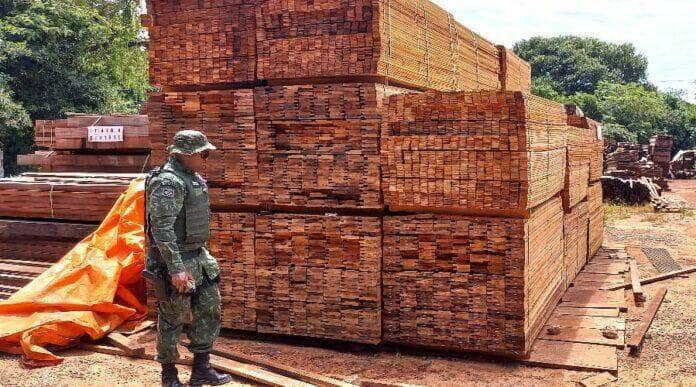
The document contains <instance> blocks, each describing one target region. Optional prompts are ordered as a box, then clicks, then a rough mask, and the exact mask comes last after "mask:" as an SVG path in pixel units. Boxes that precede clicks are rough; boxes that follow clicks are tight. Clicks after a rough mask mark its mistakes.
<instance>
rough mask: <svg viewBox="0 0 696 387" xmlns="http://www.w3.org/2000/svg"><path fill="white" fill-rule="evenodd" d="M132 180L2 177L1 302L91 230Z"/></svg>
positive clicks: (28, 175)
mask: <svg viewBox="0 0 696 387" xmlns="http://www.w3.org/2000/svg"><path fill="white" fill-rule="evenodd" d="M136 176H137V175H106V174H93V175H86V174H68V173H55V174H40V173H25V174H23V175H21V176H19V177H15V178H7V179H0V197H2V200H0V298H7V297H9V296H10V295H12V293H14V292H15V291H17V290H19V289H20V288H21V287H23V286H24V285H26V284H27V283H29V282H30V281H31V280H32V279H33V278H35V277H37V276H38V275H40V274H41V273H43V272H44V271H45V270H46V269H47V268H49V267H50V266H51V264H53V263H54V262H56V261H58V260H59V259H60V258H62V257H63V255H65V254H66V253H67V252H68V251H70V250H71V249H72V247H73V246H74V245H75V244H76V243H77V242H79V241H81V240H82V239H84V238H85V237H86V236H87V235H89V234H90V233H91V232H92V231H94V230H95V229H96V227H97V223H98V222H100V221H101V220H102V219H103V218H104V217H105V216H106V214H107V213H108V212H109V210H110V209H111V207H112V206H113V204H114V203H115V202H116V199H117V198H118V197H119V196H120V195H121V193H123V191H125V189H126V187H127V186H128V184H129V183H130V181H131V179H133V178H134V177H136Z"/></svg>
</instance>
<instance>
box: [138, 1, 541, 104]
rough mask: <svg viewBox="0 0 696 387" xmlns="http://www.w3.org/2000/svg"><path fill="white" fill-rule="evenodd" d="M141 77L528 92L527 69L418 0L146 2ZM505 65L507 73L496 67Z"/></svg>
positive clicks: (163, 81)
mask: <svg viewBox="0 0 696 387" xmlns="http://www.w3.org/2000/svg"><path fill="white" fill-rule="evenodd" d="M147 9H148V15H144V16H143V17H142V22H143V25H144V26H145V27H147V28H148V31H149V36H150V45H149V50H148V51H149V57H150V58H149V59H150V83H151V84H152V85H154V86H158V87H164V88H165V89H167V88H177V87H178V88H181V87H186V88H188V89H191V90H195V89H197V88H200V87H216V88H224V87H228V88H229V87H232V86H234V87H250V86H249V85H254V84H259V83H261V82H265V83H268V84H298V83H316V82H323V83H326V82H330V81H331V80H332V79H346V78H352V79H353V80H354V81H357V80H360V79H362V80H363V81H369V82H378V83H388V84H392V85H400V86H403V87H410V88H417V89H426V88H428V89H436V90H443V91H460V90H500V89H501V87H502V90H523V91H527V92H528V91H529V88H530V86H531V71H530V69H529V65H528V64H526V63H525V62H524V61H522V60H521V59H519V58H518V57H517V56H516V55H515V54H514V53H513V52H512V51H509V50H507V49H505V48H504V47H497V46H495V45H494V44H493V43H491V42H489V41H487V40H486V39H484V38H483V37H481V36H480V35H478V34H476V33H475V32H473V31H471V30H469V29H468V28H466V27H464V26H463V25H461V24H460V23H458V22H457V21H456V20H454V17H453V16H452V14H450V13H448V12H446V11H445V10H443V9H442V8H440V7H438V6H437V5H435V4H434V3H432V2H430V1H427V0H418V1H410V0H357V1H352V0H351V1H348V0H330V1H329V0H327V1H321V2H314V1H308V0H303V1H292V2H288V1H285V0H267V1H262V0H250V1H243V0H223V1H207V2H185V1H165V0H149V1H148V2H147ZM505 70H508V71H509V74H506V73H504V71H505Z"/></svg>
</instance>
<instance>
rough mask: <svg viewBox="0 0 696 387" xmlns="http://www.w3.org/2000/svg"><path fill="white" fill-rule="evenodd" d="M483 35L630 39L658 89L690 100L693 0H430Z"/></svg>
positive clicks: (694, 82) (695, 57)
mask: <svg viewBox="0 0 696 387" xmlns="http://www.w3.org/2000/svg"><path fill="white" fill-rule="evenodd" d="M434 2H435V3H437V4H438V5H440V6H441V7H443V8H444V9H446V10H447V11H449V12H451V13H452V14H453V15H454V17H455V19H457V20H458V21H459V22H460V23H462V24H464V25H465V26H467V27H468V28H470V29H472V30H474V31H476V32H478V33H479V34H481V35H482V36H484V37H485V38H486V39H488V40H490V41H492V42H494V43H496V44H504V45H506V46H508V47H512V45H513V44H514V43H515V42H517V41H519V40H522V39H527V38H530V37H532V36H557V35H579V36H592V37H596V38H599V39H602V40H605V41H609V42H614V43H633V44H634V45H635V46H636V49H637V51H638V52H639V53H641V54H643V55H645V56H646V57H647V58H648V62H649V65H648V76H649V79H650V81H651V82H652V83H654V84H655V85H657V86H658V87H659V88H660V89H662V90H667V89H670V88H671V89H681V90H685V91H686V94H685V95H684V98H685V99H686V100H688V101H690V102H696V0H661V1H657V0H652V1H647V0H583V1H573V2H571V1H563V0H533V1H517V0H488V1H473V0H434Z"/></svg>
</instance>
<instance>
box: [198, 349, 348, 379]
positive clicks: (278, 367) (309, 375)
mask: <svg viewBox="0 0 696 387" xmlns="http://www.w3.org/2000/svg"><path fill="white" fill-rule="evenodd" d="M184 345H186V344H184ZM211 353H212V354H214V355H217V356H221V357H224V358H226V359H230V360H235V361H238V362H242V363H248V364H254V365H257V366H260V367H263V368H265V369H267V370H269V371H272V372H275V373H278V374H281V375H285V376H288V377H292V378H294V379H298V380H302V381H304V382H307V383H311V384H314V385H317V386H326V387H351V386H353V385H352V384H350V383H346V382H344V381H341V380H338V379H334V378H330V377H328V376H324V375H320V374H317V373H314V372H309V371H303V370H300V369H297V368H294V367H290V366H287V365H283V364H279V363H276V362H272V361H268V360H264V359H260V358H257V357H254V356H249V355H245V354H242V353H235V352H232V351H229V350H222V349H216V348H214V349H213V351H212V352H211Z"/></svg>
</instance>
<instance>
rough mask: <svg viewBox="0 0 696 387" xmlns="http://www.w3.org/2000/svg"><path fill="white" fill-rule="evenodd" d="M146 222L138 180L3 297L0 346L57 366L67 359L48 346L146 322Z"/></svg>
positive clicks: (35, 361)
mask: <svg viewBox="0 0 696 387" xmlns="http://www.w3.org/2000/svg"><path fill="white" fill-rule="evenodd" d="M143 220H144V179H142V178H139V179H136V180H134V181H133V182H132V183H131V185H130V186H129V187H128V190H127V191H126V192H125V193H123V194H122V195H121V196H120V197H119V199H118V200H117V201H116V203H115V204H114V206H113V208H112V209H111V211H110V212H109V214H108V215H107V216H106V218H105V219H104V221H103V222H102V224H101V225H100V226H99V228H98V229H97V230H96V231H95V232H94V233H93V234H91V235H90V236H88V237H87V238H85V239H84V240H82V241H81V242H80V243H79V244H77V245H76V246H75V247H74V248H73V249H72V250H71V251H70V252H69V253H68V254H66V255H65V256H64V257H63V258H62V259H61V260H60V261H59V262H57V263H56V264H55V265H53V266H52V267H51V268H50V269H48V270H47V271H45V272H44V273H43V274H41V275H40V276H39V277H37V278H36V279H34V280H33V281H32V282H31V283H29V284H28V285H26V286H25V287H24V288H22V289H21V290H19V291H18V292H17V293H15V294H14V295H12V297H10V298H9V299H7V300H5V301H3V302H0V351H4V352H10V353H14V354H21V355H23V357H22V360H23V361H24V363H25V364H27V365H30V366H46V365H54V364H58V363H60V362H61V361H62V359H61V358H60V357H59V356H57V355H55V354H54V353H52V352H51V350H54V349H60V348H65V347H70V346H74V345H77V344H78V343H79V342H80V340H81V339H82V338H84V337H89V338H91V339H99V338H101V337H103V336H105V335H106V334H108V333H109V332H111V331H113V330H114V329H116V328H118V327H120V326H122V325H127V324H130V323H134V322H137V321H138V320H141V319H142V318H143V317H144V316H145V314H146V313H147V306H146V303H145V292H144V289H145V288H144V283H143V279H142V276H141V270H142V269H143V266H144V264H145V252H144V247H145V245H144V243H145V237H144V231H143V224H144V222H143Z"/></svg>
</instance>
